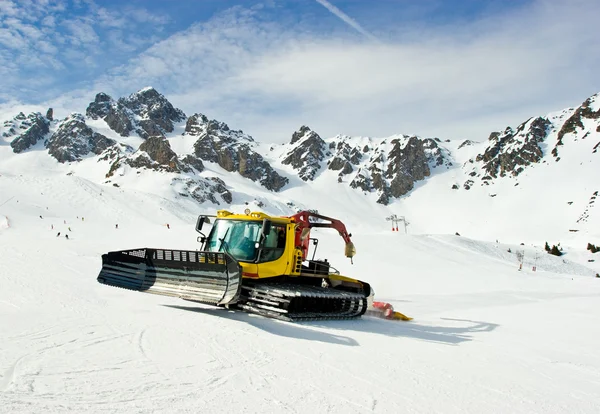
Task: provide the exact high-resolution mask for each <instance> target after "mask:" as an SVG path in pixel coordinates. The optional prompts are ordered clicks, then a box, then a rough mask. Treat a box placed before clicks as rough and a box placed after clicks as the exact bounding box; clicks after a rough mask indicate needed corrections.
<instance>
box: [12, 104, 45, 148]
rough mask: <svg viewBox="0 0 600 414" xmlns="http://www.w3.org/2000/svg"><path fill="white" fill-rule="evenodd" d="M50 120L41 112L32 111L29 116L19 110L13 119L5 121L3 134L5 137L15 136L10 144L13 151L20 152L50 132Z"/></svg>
mask: <svg viewBox="0 0 600 414" xmlns="http://www.w3.org/2000/svg"><path fill="white" fill-rule="evenodd" d="M50 121H51V120H49V119H48V118H46V117H44V116H42V114H41V113H39V112H32V113H30V114H29V115H27V116H26V115H25V114H24V113H23V112H19V113H18V114H17V115H16V116H15V117H13V119H11V120H8V121H5V122H4V124H3V126H4V128H3V129H4V130H5V131H4V132H3V133H2V136H3V137H4V138H12V137H14V138H13V139H12V141H11V142H10V146H11V147H12V149H13V152H14V153H16V154H18V153H21V152H23V151H25V150H27V149H29V148H31V147H32V146H34V145H35V144H36V143H37V142H39V141H41V140H42V139H44V137H45V136H46V134H47V133H48V132H50Z"/></svg>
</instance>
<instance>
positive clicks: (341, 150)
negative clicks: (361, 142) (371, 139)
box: [327, 137, 369, 179]
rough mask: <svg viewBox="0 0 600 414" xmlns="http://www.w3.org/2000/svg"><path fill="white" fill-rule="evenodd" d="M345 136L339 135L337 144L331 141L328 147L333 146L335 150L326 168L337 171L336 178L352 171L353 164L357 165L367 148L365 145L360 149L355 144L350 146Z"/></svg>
mask: <svg viewBox="0 0 600 414" xmlns="http://www.w3.org/2000/svg"><path fill="white" fill-rule="evenodd" d="M347 138H349V137H340V141H338V143H337V144H336V143H334V142H332V143H331V144H330V146H329V148H332V149H333V148H335V150H336V152H335V154H334V156H333V158H332V159H331V160H330V161H329V162H328V166H327V168H328V169H330V170H332V171H339V174H338V179H340V178H341V177H343V176H344V175H348V174H350V173H351V172H353V171H354V167H353V166H357V165H359V164H360V162H361V160H362V158H363V154H364V153H365V152H367V151H368V150H369V149H368V148H369V147H368V146H367V145H365V147H364V148H363V150H362V151H361V150H360V148H358V147H357V146H354V147H353V146H351V145H350V144H349V143H348V142H346V139H347ZM365 148H366V151H365Z"/></svg>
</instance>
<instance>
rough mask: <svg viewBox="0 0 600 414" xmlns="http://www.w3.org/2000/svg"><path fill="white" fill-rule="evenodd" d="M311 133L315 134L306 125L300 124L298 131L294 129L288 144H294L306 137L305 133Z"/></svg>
mask: <svg viewBox="0 0 600 414" xmlns="http://www.w3.org/2000/svg"><path fill="white" fill-rule="evenodd" d="M311 134H316V133H315V132H313V131H312V130H311V129H310V128H309V127H308V126H306V125H302V126H301V127H300V129H299V130H298V131H296V132H294V133H293V134H292V140H291V141H290V144H295V143H296V142H298V141H300V140H301V139H302V138H304V137H306V136H307V135H311ZM317 136H318V135H317Z"/></svg>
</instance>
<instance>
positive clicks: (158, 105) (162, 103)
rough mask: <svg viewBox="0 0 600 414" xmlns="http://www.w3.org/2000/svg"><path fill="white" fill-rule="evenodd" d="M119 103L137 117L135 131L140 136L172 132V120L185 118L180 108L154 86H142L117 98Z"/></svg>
mask: <svg viewBox="0 0 600 414" xmlns="http://www.w3.org/2000/svg"><path fill="white" fill-rule="evenodd" d="M119 103H121V104H122V105H123V106H125V107H126V108H128V109H130V110H131V112H133V113H134V114H135V115H137V117H139V120H138V121H137V125H138V128H136V131H137V133H138V134H139V135H140V136H141V137H142V138H148V137H149V136H152V135H164V134H165V133H167V132H173V129H174V125H173V122H182V121H184V120H185V118H186V116H185V114H184V113H183V111H182V110H181V109H177V108H175V107H173V105H172V104H171V102H169V101H168V100H167V98H165V97H164V96H163V95H161V94H160V93H158V92H157V91H156V90H155V89H154V88H144V89H142V90H140V91H138V92H136V93H134V94H131V95H129V96H128V97H127V98H121V99H119Z"/></svg>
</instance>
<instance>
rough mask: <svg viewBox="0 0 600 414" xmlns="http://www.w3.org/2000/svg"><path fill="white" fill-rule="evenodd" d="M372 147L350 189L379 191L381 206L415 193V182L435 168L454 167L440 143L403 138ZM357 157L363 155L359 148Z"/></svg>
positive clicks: (427, 139) (408, 137)
mask: <svg viewBox="0 0 600 414" xmlns="http://www.w3.org/2000/svg"><path fill="white" fill-rule="evenodd" d="M368 147H369V146H368V145H367V146H364V148H367V153H368V154H369V158H368V160H367V161H366V162H363V163H362V164H361V167H360V168H359V170H358V171H357V173H356V174H355V176H354V178H353V179H352V181H351V182H350V187H352V188H360V189H361V190H363V191H365V192H372V191H375V192H376V193H377V194H378V199H377V202H378V203H380V204H384V205H387V204H389V203H390V202H391V201H392V200H393V199H394V198H399V197H401V196H403V195H405V194H407V193H408V192H409V191H411V190H412V189H413V188H414V184H415V182H417V181H421V180H424V179H425V178H426V177H428V176H430V175H431V169H432V168H435V167H438V166H441V165H444V163H446V164H447V165H451V163H450V162H449V161H447V157H446V156H445V155H444V153H443V151H442V149H441V148H440V147H439V145H438V144H437V142H436V141H435V140H433V139H430V138H426V139H422V138H419V137H416V136H408V135H403V136H401V137H396V138H392V139H391V140H390V141H389V142H387V141H386V140H383V141H380V142H376V143H372V148H370V149H369V148H368ZM353 153H354V154H358V153H359V146H358V145H356V146H355V147H354V148H353Z"/></svg>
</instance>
